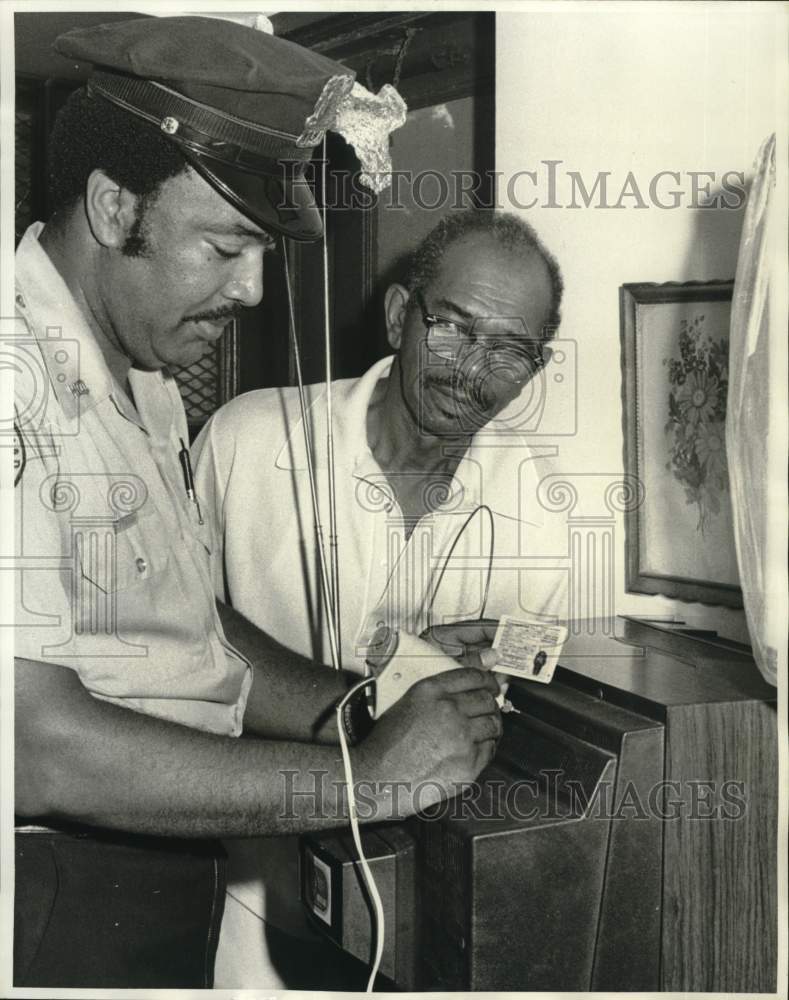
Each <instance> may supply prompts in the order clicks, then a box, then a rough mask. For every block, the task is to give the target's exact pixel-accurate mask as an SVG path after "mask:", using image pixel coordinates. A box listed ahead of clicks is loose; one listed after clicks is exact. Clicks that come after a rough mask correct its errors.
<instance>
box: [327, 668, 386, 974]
mask: <svg viewBox="0 0 789 1000" xmlns="http://www.w3.org/2000/svg"><path fill="white" fill-rule="evenodd" d="M370 684H375V678H374V677H365V678H363V679H362V680H361V681H359V683H358V684H354V686H353V687H352V688H351V689H350V690H349V691H348V693H347V694H345V695H344V696H343V697H342V698H341V699H340V700H339V702H338V703H337V706H336V712H337V732H338V733H339V736H340V751H341V752H342V763H343V768H344V770H345V787H346V788H347V790H348V817H349V819H350V823H351V833H352V835H353V842H354V844H355V845H356V853H357V854H358V856H359V861H360V862H361V866H362V875H363V876H364V884H365V886H366V887H367V891H368V892H369V894H370V898H371V899H372V901H373V909H374V911H375V926H374V930H375V959H374V960H373V964H372V968H371V970H370V978H369V979H368V980H367V988H366V989H365V993H372V991H373V984H374V983H375V977H376V976H377V975H378V970H379V968H380V966H381V958H382V957H383V953H384V935H385V933H386V925H385V921H384V905H383V903H382V902H381V895H380V893H379V892H378V886H377V885H376V884H375V879H374V878H373V873H372V872H371V871H370V865H369V863H368V861H367V858H366V856H365V853H364V851H363V850H362V838H361V833H360V831H359V818H358V815H357V812H356V796H355V795H354V791H353V771H352V770H351V756H350V754H349V752H348V738H347V736H346V735H345V725H344V724H343V715H342V713H343V709H344V708H345V706H346V705H347V704H348V702H349V701H350V700H351V698H353V696H354V695H355V694H357V692H359V691H361V690H362V688H365V687H368V686H369V685H370Z"/></svg>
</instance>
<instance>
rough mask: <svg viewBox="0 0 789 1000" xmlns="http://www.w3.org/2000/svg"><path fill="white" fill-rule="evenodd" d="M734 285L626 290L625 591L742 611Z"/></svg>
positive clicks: (630, 287)
mask: <svg viewBox="0 0 789 1000" xmlns="http://www.w3.org/2000/svg"><path fill="white" fill-rule="evenodd" d="M731 290H732V283H731V282H707V283H688V284H665V285H657V284H632V285H624V286H623V287H622V290H621V321H622V360H623V400H622V401H623V418H624V431H625V471H626V472H627V473H630V474H631V475H635V476H636V477H637V478H638V479H639V481H640V483H641V486H642V492H643V497H644V500H643V503H642V504H641V505H640V507H639V508H638V509H637V510H635V511H632V512H631V513H629V514H627V515H626V520H625V535H626V545H625V548H626V557H627V588H628V590H632V591H635V592H637V593H648V594H665V595H666V596H669V597H677V598H680V599H684V600H688V601H705V602H707V603H715V604H726V605H728V606H732V607H739V606H741V602H742V595H741V592H740V588H739V574H738V571H737V557H736V552H735V547H734V530H733V521H732V512H731V495H730V491H729V473H728V466H727V461H726V399H727V394H728V384H729V319H730V313H731Z"/></svg>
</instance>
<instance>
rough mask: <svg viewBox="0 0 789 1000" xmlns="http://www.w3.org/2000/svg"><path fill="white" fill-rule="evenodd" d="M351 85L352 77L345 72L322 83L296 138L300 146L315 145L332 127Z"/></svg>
mask: <svg viewBox="0 0 789 1000" xmlns="http://www.w3.org/2000/svg"><path fill="white" fill-rule="evenodd" d="M352 87H353V77H352V76H347V75H346V74H344V73H342V74H338V75H337V76H330V77H329V79H328V80H327V81H326V83H325V84H324V85H323V90H322V91H321V94H320V97H319V98H318V100H317V101H316V102H315V107H314V108H313V109H312V114H311V115H310V116H309V117H308V118H307V120H306V121H305V122H304V131H303V132H302V133H301V135H300V136H299V137H298V139H297V140H296V145H297V146H299V147H300V148H303V147H310V146H317V145H318V143H319V142H320V141H321V140H322V139H323V136H324V133H325V132H326V129H329V128H332V126H333V125H334V122H335V120H336V118H337V112H338V110H339V107H340V104H341V103H342V101H343V99H344V98H345V97H347V95H348V94H349V93H350V91H351V88H352Z"/></svg>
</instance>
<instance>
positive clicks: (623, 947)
mask: <svg viewBox="0 0 789 1000" xmlns="http://www.w3.org/2000/svg"><path fill="white" fill-rule="evenodd" d="M606 624H608V623H606ZM572 626H573V628H572V632H571V636H570V638H569V639H568V641H567V644H566V645H565V648H564V651H563V653H562V657H561V660H560V664H561V666H560V667H559V668H558V669H557V671H556V674H555V676H554V678H553V681H552V682H551V684H550V685H542V684H537V683H529V682H526V681H514V682H513V683H512V685H511V686H510V689H509V697H510V699H511V700H512V703H513V705H514V706H515V708H516V709H518V713H511V714H509V715H507V716H506V717H505V731H504V736H503V737H502V740H501V743H500V745H499V749H498V752H497V754H496V758H495V760H494V761H493V762H492V763H491V765H490V766H489V767H488V768H487V769H486V771H485V772H483V774H482V776H481V777H480V780H479V783H478V785H477V786H476V787H475V788H474V789H473V790H472V792H473V793H472V794H471V795H470V796H468V797H467V798H466V799H465V800H464V798H463V796H460V797H458V798H456V799H454V800H452V802H451V803H449V804H444V808H443V811H441V812H440V815H439V816H433V817H432V818H428V817H420V818H418V819H416V820H409V821H408V822H406V823H404V824H401V825H399V826H393V825H392V824H388V825H385V826H383V827H381V828H380V831H381V833H380V838H381V841H382V843H381V844H376V842H375V840H374V838H375V836H376V833H377V828H367V833H366V836H367V837H368V842H367V852H368V858H370V860H371V861H373V863H374V866H375V869H376V872H377V873H380V874H381V884H382V885H385V886H386V891H384V895H385V899H384V905H385V907H386V908H387V913H388V916H387V924H386V926H387V932H386V938H385V957H386V962H385V964H384V967H383V969H384V973H385V974H386V975H388V976H394V979H395V981H396V984H397V985H398V986H399V987H401V988H405V989H420V990H475V991H476V990H495V991H507V990H519V991H520V990H540V991H563V992H570V991H598V992H601V993H614V992H625V991H627V992H630V991H633V992H636V991H637V992H646V991H655V990H666V991H705V992H749V993H750V992H752V993H769V992H772V991H774V990H775V988H776V960H777V959H776V937H777V935H776V919H777V894H776V867H777V854H776V851H777V839H776V833H777V794H778V776H777V747H776V726H775V689H774V688H772V687H770V686H769V685H767V684H766V683H765V682H764V681H763V680H762V678H761V676H760V675H759V673H758V670H757V669H756V666H755V664H754V662H753V660H752V659H751V657H750V655H749V654H748V651H747V650H746V649H745V648H744V647H741V646H736V645H735V644H731V643H719V642H717V640H712V641H702V640H700V639H699V638H698V637H695V638H694V637H693V636H692V635H687V634H682V633H680V632H677V631H674V632H673V633H672V634H669V633H667V632H665V631H663V630H662V628H661V627H660V626H657V627H653V626H651V625H648V624H643V623H638V622H635V621H625V620H623V619H617V629H616V635H615V636H610V635H607V634H606V633H605V632H604V631H603V628H604V625H603V623H601V622H574V623H572ZM393 829H394V830H395V831H398V836H399V837H400V840H399V843H400V847H399V848H398V849H397V850H394V849H393V848H392V845H393V844H394V840H393V833H392V831H393ZM403 845H405V846H403ZM311 857H318V858H319V859H320V867H321V872H322V877H323V878H324V881H326V884H327V886H328V885H329V883H331V889H332V893H333V894H330V898H332V899H334V901H335V902H334V907H333V911H332V914H331V918H330V919H329V918H328V917H327V916H326V915H324V917H323V920H322V921H316V925H318V926H319V927H320V930H321V931H323V932H324V933H326V934H328V935H329V936H330V937H332V938H333V939H334V940H335V942H336V943H337V944H339V945H340V946H341V947H345V948H346V949H347V950H349V951H350V952H351V953H352V954H355V955H356V956H357V958H359V959H360V960H361V961H362V962H366V961H367V960H368V956H369V954H370V916H369V909H368V906H367V904H366V902H365V901H364V898H363V894H362V893H361V891H360V890H358V889H353V890H352V891H350V890H348V888H347V887H348V886H351V887H353V886H355V885H356V884H357V883H358V878H354V877H352V869H353V867H354V862H355V857H356V855H355V848H354V846H353V843H352V841H351V838H350V835H349V834H348V833H347V831H340V832H338V833H329V834H324V835H315V836H312V837H307V838H305V852H304V858H305V865H304V866H303V871H305V872H309V870H310V867H309V866H310V859H311ZM349 868H350V870H351V871H350V872H349ZM376 878H378V874H376ZM308 883H309V878H306V879H305V884H308ZM313 896H314V893H313ZM305 899H307V901H308V909H309V906H310V905H311V906H312V909H313V911H314V910H315V905H316V904H315V900H314V899H312V901H311V902H310V893H309V889H307V890H306V892H305ZM365 929H366V936H365V933H364V930H365Z"/></svg>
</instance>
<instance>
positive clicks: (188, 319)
mask: <svg viewBox="0 0 789 1000" xmlns="http://www.w3.org/2000/svg"><path fill="white" fill-rule="evenodd" d="M243 309H244V307H243V306H242V305H241V304H240V303H239V302H234V303H233V305H232V306H221V307H219V308H217V309H207V310H206V311H205V312H198V313H191V315H189V316H184V319H183V322H184V323H199V322H200V321H201V320H208V321H209V322H211V323H217V322H219V321H220V320H223V319H224V320H227V322H228V323H229V322H230V320H231V319H238V317H239V316H240V315H241V313H242V311H243Z"/></svg>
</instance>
